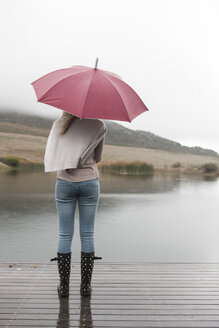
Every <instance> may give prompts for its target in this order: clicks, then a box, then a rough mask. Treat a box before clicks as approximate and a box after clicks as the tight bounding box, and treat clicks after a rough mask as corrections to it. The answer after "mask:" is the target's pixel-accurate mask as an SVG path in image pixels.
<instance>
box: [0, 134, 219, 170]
mask: <svg viewBox="0 0 219 328" xmlns="http://www.w3.org/2000/svg"><path fill="white" fill-rule="evenodd" d="M46 142H47V137H43V136H32V135H26V134H18V133H7V132H0V157H1V158H4V157H6V156H15V157H19V158H22V159H23V160H22V161H23V167H25V166H26V167H29V169H31V168H33V169H36V168H37V169H39V170H43V167H44V165H43V159H44V153H45V147H46ZM121 161H122V162H126V164H125V165H127V163H133V165H134V163H135V162H143V163H147V164H149V165H152V166H153V169H154V173H156V172H160V173H175V172H177V173H182V174H207V175H213V176H218V170H217V172H216V171H215V172H204V170H203V169H201V166H202V165H204V164H206V163H212V164H214V165H216V166H217V167H219V159H218V158H216V157H210V156H203V155H194V154H187V153H175V152H168V151H164V150H154V149H148V148H137V147H128V146H115V145H108V144H107V145H106V144H105V145H104V150H103V154H102V161H101V162H100V163H98V168H99V169H101V167H102V166H103V165H106V164H107V165H108V166H109V165H113V163H116V162H121ZM25 163H26V164H25ZM6 169H7V170H8V169H12V167H11V166H10V165H6V164H4V163H3V162H2V161H0V170H1V171H2V170H6Z"/></svg>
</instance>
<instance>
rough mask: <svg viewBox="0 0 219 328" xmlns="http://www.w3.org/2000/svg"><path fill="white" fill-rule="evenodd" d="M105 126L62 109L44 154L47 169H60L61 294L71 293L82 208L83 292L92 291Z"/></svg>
mask: <svg viewBox="0 0 219 328" xmlns="http://www.w3.org/2000/svg"><path fill="white" fill-rule="evenodd" d="M105 133H106V126H105V123H104V122H103V121H102V120H99V119H80V118H78V117H77V116H74V115H72V114H70V113H67V112H63V115H62V116H61V118H58V119H57V120H56V121H55V122H54V123H53V126H52V129H51V131H50V135H49V137H48V141H47V146H46V152H45V157H44V163H45V172H51V171H57V178H56V185H55V200H56V208H57V214H58V219H59V237H58V250H57V257H55V258H53V259H51V261H54V260H57V263H58V271H59V277H60V284H59V285H58V286H57V292H58V295H59V296H61V297H68V296H69V282H70V272H71V254H72V253H71V245H72V238H73V234H74V217H75V209H76V205H77V204H78V207H79V227H80V229H79V230H80V240H81V285H80V294H81V295H82V296H89V295H90V294H91V291H92V288H91V278H92V272H93V263H94V260H95V259H101V257H97V256H95V246H94V222H95V215H96V210H97V206H98V202H99V195H100V185H99V172H98V167H97V165H96V163H98V162H100V160H101V157H102V151H103V145H104V139H105Z"/></svg>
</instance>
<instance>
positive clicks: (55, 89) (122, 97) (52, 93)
mask: <svg viewBox="0 0 219 328" xmlns="http://www.w3.org/2000/svg"><path fill="white" fill-rule="evenodd" d="M97 62H98V59H97V60H96V65H95V68H92V67H86V66H79V65H78V66H72V67H69V68H63V69H59V70H55V71H53V72H50V73H48V74H46V75H44V76H43V77H41V78H39V79H37V80H35V81H34V82H32V83H31V85H32V86H33V88H34V91H35V93H36V96H37V101H39V102H42V103H44V104H48V105H51V106H53V107H56V108H60V109H62V110H64V111H66V112H68V113H71V114H73V115H75V116H78V117H80V118H97V119H109V120H118V121H128V122H131V121H132V120H133V119H134V118H135V117H136V116H138V115H140V114H141V113H142V112H145V111H148V110H149V109H148V108H147V107H146V106H145V104H144V103H143V101H142V100H141V99H140V97H139V96H138V95H137V93H136V92H135V91H134V90H133V89H132V88H131V87H130V86H129V85H128V84H126V83H125V82H124V81H123V80H122V78H121V77H120V76H118V75H117V74H114V73H112V72H108V71H105V70H102V69H97Z"/></svg>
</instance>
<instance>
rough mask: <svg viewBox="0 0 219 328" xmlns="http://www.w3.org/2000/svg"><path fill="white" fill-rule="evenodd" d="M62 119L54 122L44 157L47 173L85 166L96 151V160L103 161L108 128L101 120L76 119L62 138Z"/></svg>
mask: <svg viewBox="0 0 219 328" xmlns="http://www.w3.org/2000/svg"><path fill="white" fill-rule="evenodd" d="M62 121H63V119H62V117H61V118H58V119H56V120H55V121H54V122H53V125H52V128H51V131H50V134H49V136H48V139H47V144H46V150H45V155H44V167H45V172H52V171H59V170H65V169H69V168H76V167H77V166H78V165H79V166H80V165H81V166H83V164H84V163H85V162H86V160H87V159H88V158H89V156H90V154H91V153H92V152H93V150H95V160H96V162H97V163H98V162H99V161H100V160H101V156H102V149H103V147H102V146H103V143H104V137H105V134H106V131H107V130H106V126H105V123H104V122H103V121H102V120H99V119H79V118H76V119H74V120H73V121H72V122H71V124H70V126H69V128H68V130H67V131H66V132H65V133H64V134H63V135H61V136H59V135H58V132H59V131H60V129H61V125H62Z"/></svg>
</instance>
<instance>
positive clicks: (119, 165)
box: [98, 161, 154, 174]
mask: <svg viewBox="0 0 219 328" xmlns="http://www.w3.org/2000/svg"><path fill="white" fill-rule="evenodd" d="M98 168H100V170H101V172H114V173H125V174H153V172H154V167H153V165H151V164H148V163H146V162H140V161H135V162H127V161H118V162H107V163H100V164H99V165H98Z"/></svg>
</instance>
